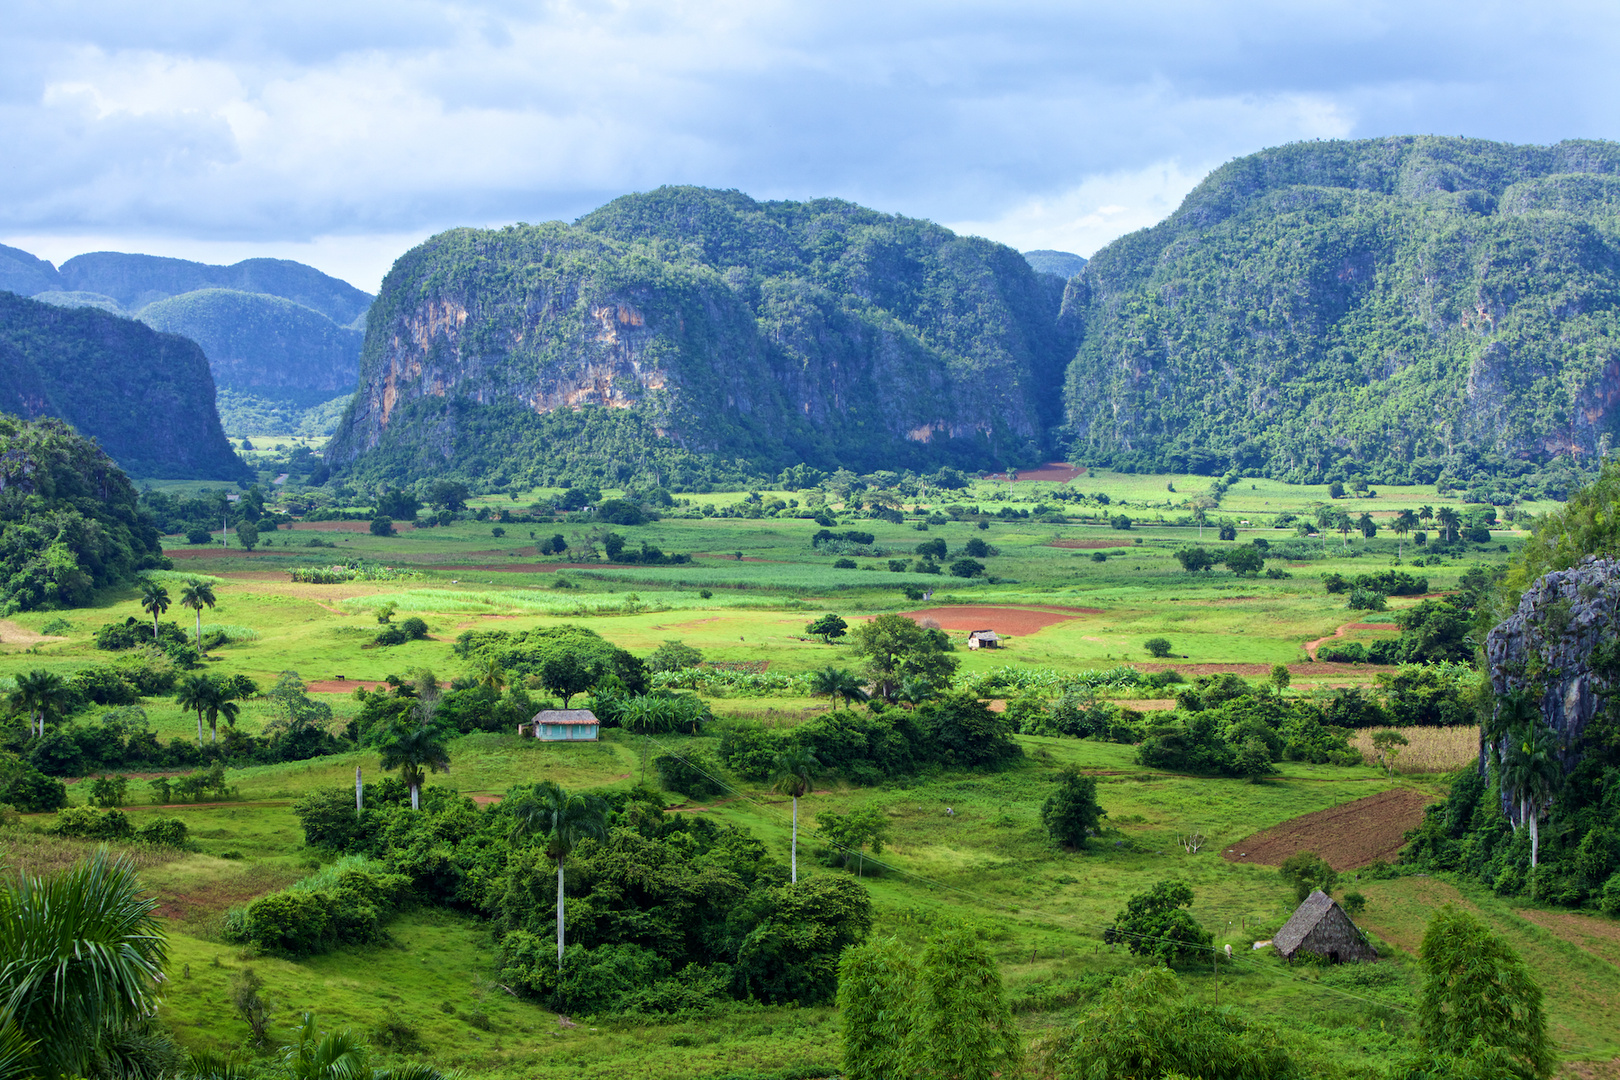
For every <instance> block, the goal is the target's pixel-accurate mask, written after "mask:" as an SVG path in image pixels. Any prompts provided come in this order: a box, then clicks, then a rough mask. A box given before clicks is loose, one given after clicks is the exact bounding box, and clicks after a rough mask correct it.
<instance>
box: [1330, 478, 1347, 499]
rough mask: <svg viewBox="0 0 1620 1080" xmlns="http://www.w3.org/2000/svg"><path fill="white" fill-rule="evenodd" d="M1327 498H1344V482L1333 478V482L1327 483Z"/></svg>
mask: <svg viewBox="0 0 1620 1080" xmlns="http://www.w3.org/2000/svg"><path fill="white" fill-rule="evenodd" d="M1328 498H1330V499H1342V498H1344V484H1343V483H1342V482H1340V481H1338V480H1335V481H1333V483H1331V484H1329V485H1328Z"/></svg>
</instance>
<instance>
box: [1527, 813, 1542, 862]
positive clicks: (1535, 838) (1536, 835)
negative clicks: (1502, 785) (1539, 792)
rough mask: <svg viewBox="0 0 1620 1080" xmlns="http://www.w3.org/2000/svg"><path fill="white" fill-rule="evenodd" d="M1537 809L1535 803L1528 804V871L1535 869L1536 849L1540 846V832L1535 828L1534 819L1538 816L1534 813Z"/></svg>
mask: <svg viewBox="0 0 1620 1080" xmlns="http://www.w3.org/2000/svg"><path fill="white" fill-rule="evenodd" d="M1538 809H1539V807H1537V806H1536V804H1535V803H1533V802H1532V803H1531V804H1530V869H1532V870H1534V869H1535V868H1536V855H1537V849H1538V848H1539V847H1540V846H1541V830H1540V829H1538V828H1537V826H1536V818H1537V817H1538V816H1539V815H1538V814H1537V813H1536V811H1537V810H1538Z"/></svg>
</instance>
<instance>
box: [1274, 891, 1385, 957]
mask: <svg viewBox="0 0 1620 1080" xmlns="http://www.w3.org/2000/svg"><path fill="white" fill-rule="evenodd" d="M1271 943H1272V947H1273V948H1275V949H1276V950H1277V952H1278V953H1279V954H1281V956H1282V958H1283V959H1284V960H1292V959H1293V958H1294V957H1295V955H1297V954H1298V953H1300V952H1307V953H1313V954H1315V955H1316V956H1320V957H1322V958H1323V959H1324V960H1330V961H1332V962H1333V963H1335V964H1338V963H1342V962H1345V961H1350V960H1355V961H1362V960H1376V959H1378V950H1376V949H1374V948H1373V947H1372V946H1371V945H1369V944H1368V943H1367V937H1366V935H1365V934H1363V933H1362V932H1361V930H1360V929H1359V928H1358V927H1357V926H1356V924H1355V923H1353V922H1351V921H1350V916H1348V915H1346V914H1345V913H1344V909H1343V908H1341V907H1340V906H1339V905H1338V904H1336V903H1334V901H1333V897H1331V896H1329V895H1328V894H1327V893H1325V892H1323V891H1322V890H1321V889H1317V890H1316V891H1315V892H1313V893H1311V895H1309V896H1307V897H1306V898H1305V902H1304V903H1303V904H1301V905H1299V908H1298V910H1296V911H1295V912H1294V915H1293V918H1291V919H1289V920H1288V922H1287V923H1286V924H1284V926H1283V928H1282V929H1281V930H1279V931H1277V934H1276V936H1275V937H1273V938H1272V939H1271Z"/></svg>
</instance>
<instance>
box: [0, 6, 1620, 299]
mask: <svg viewBox="0 0 1620 1080" xmlns="http://www.w3.org/2000/svg"><path fill="white" fill-rule="evenodd" d="M6 9H7V16H8V17H7V22H6V24H5V28H4V30H3V31H0V33H3V35H4V36H3V38H0V138H3V140H4V145H5V146H6V147H7V154H6V155H5V159H4V164H3V165H0V238H3V239H4V240H5V242H7V243H11V244H13V245H15V246H17V247H22V248H25V249H27V250H30V251H33V252H35V253H36V254H39V255H41V256H43V257H45V258H50V259H52V260H54V261H58V262H60V261H62V260H63V259H65V258H67V257H68V256H71V255H73V254H77V253H79V252H81V251H86V250H95V249H98V248H99V249H109V248H110V249H117V250H126V251H149V252H154V253H160V254H173V255H182V256H186V257H192V258H202V259H206V260H208V261H234V260H235V259H238V258H243V257H246V256H249V255H259V254H264V255H277V256H283V257H289V258H298V259H302V260H304V261H307V262H310V263H313V264H315V265H317V266H319V267H321V268H322V269H324V270H327V271H328V272H330V273H334V274H337V275H339V276H342V277H345V278H347V279H349V280H351V281H353V282H354V283H355V284H356V285H359V286H360V287H362V288H365V289H375V288H376V287H377V284H378V282H379V281H380V279H381V276H382V274H383V273H384V272H386V270H387V268H388V266H389V265H390V264H391V263H392V261H393V259H394V258H395V257H396V256H397V255H398V254H399V253H400V252H402V251H403V250H404V249H405V248H407V247H408V246H410V245H411V244H412V243H414V242H416V241H417V240H419V239H421V238H422V237H425V236H427V235H430V234H431V233H433V232H436V231H438V230H439V229H442V228H446V227H449V226H452V225H467V224H472V225H496V224H503V223H506V222H511V221H543V220H547V219H551V218H564V219H569V218H573V217H576V216H578V215H579V214H581V213H583V212H585V211H587V210H589V209H590V208H592V207H593V206H596V205H598V204H600V203H602V202H604V201H606V200H607V199H609V198H612V197H614V196H615V195H619V194H622V193H624V192H626V191H635V190H645V189H648V188H651V187H656V186H657V185H659V184H666V183H691V184H705V185H710V186H715V187H724V188H740V189H741V190H743V191H746V192H748V193H749V194H752V195H754V196H756V197H760V198H801V197H807V196H821V195H831V196H840V197H844V198H848V199H853V200H856V201H859V202H861V203H865V204H867V205H870V206H874V207H877V208H879V209H883V210H889V211H895V212H900V213H905V214H910V215H915V216H919V217H927V218H931V219H933V220H936V221H940V222H943V223H946V224H949V225H951V226H953V227H956V228H960V229H963V230H966V231H970V232H974V233H978V234H981V235H984V236H989V237H991V238H993V239H997V240H1001V241H1004V242H1006V243H1009V244H1012V245H1014V246H1016V247H1018V248H1020V249H1025V250H1027V249H1030V248H1037V247H1044V248H1059V249H1064V250H1070V251H1075V252H1078V253H1080V254H1085V255H1089V254H1090V253H1091V252H1092V251H1094V250H1095V249H1096V248H1098V247H1100V246H1101V245H1102V244H1104V243H1106V242H1107V241H1109V240H1110V239H1112V238H1114V237H1116V236H1118V235H1121V234H1122V233H1124V232H1127V231H1129V230H1131V229H1135V228H1140V227H1142V226H1145V225H1150V224H1152V223H1153V222H1155V221H1157V220H1159V219H1160V218H1162V217H1163V216H1164V215H1165V214H1167V213H1168V212H1170V211H1171V210H1172V209H1174V207H1175V205H1176V203H1177V202H1178V201H1179V200H1180V198H1181V197H1182V196H1183V195H1184V194H1185V193H1186V192H1187V191H1188V190H1189V189H1190V188H1191V187H1192V186H1193V185H1194V184H1195V183H1197V181H1198V180H1199V178H1201V177H1202V176H1203V175H1204V174H1205V173H1206V172H1207V171H1208V170H1209V169H1210V168H1213V167H1214V166H1216V165H1219V164H1220V163H1221V162H1223V161H1226V160H1229V159H1231V158H1233V157H1236V156H1239V155H1242V154H1246V153H1250V152H1253V151H1255V150H1258V149H1261V148H1263V147H1266V146H1272V145H1276V144H1278V143H1283V142H1288V141H1292V140H1296V139H1311V138H1338V137H1363V136H1374V135H1386V134H1406V133H1435V134H1443V135H1456V134H1466V135H1472V136H1479V137H1483V138H1492V139H1502V140H1507V141H1513V142H1539V143H1544V142H1555V141H1557V140H1559V139H1563V138H1615V137H1620V115H1617V107H1616V102H1617V101H1620V95H1617V93H1616V91H1617V89H1620V86H1617V83H1620V66H1617V65H1616V64H1615V63H1614V61H1613V57H1614V56H1615V54H1616V45H1617V44H1620V41H1617V37H1620V35H1617V33H1616V29H1617V20H1620V8H1616V6H1615V5H1613V4H1596V3H1590V4H1570V3H1563V4H1560V3H1545V2H1544V3H1541V4H1539V5H1527V4H1523V3H1516V4H1506V3H1502V4H1490V3H1483V4H1481V3H1469V4H1461V3H1448V4H1424V3H1377V2H1371V3H1369V2H1366V0H1357V2H1354V3H1337V2H1329V3H1304V2H1301V0H1291V2H1230V3H1214V2H1211V3H1159V4H1151V3H1124V2H1114V3H1078V2H1063V3H1021V4H1020V3H1005V2H1002V3H995V4H989V3H981V4H969V3H949V2H944V3H931V4H900V3H896V4H887V5H885V4H875V3H871V2H870V0H867V2H863V3H850V2H838V0H831V2H829V0H817V2H805V3H773V2H769V0H763V2H762V0H750V2H735V3H733V2H726V0H709V2H703V0H687V2H682V0H662V2H659V3H642V2H639V0H620V2H590V0H582V2H553V3H521V2H515V0H514V2H507V3H502V2H489V3H461V4H451V3H437V2H430V0H389V2H388V3H381V2H371V0H364V2H347V3H346V2H343V0H324V2H316V0H279V2H278V0H258V2H256V3H254V4H252V5H248V4H221V3H218V2H217V0H215V2H202V0H149V2H141V3H134V2H125V3H112V2H93V0H86V2H72V0H55V2H50V3H46V2H33V0H23V2H19V0H12V2H10V3H8V4H7V5H6Z"/></svg>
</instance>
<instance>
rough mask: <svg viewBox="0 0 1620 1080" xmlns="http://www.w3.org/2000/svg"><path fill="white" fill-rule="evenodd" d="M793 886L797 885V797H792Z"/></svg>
mask: <svg viewBox="0 0 1620 1080" xmlns="http://www.w3.org/2000/svg"><path fill="white" fill-rule="evenodd" d="M792 859H793V884H795V885H797V884H798V883H799V797H798V796H797V795H795V796H793V856H792Z"/></svg>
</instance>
